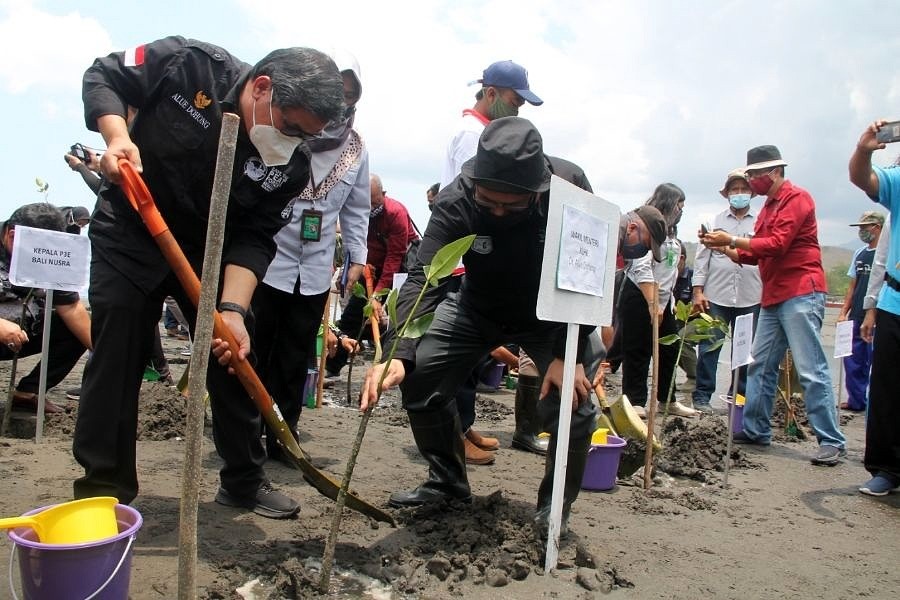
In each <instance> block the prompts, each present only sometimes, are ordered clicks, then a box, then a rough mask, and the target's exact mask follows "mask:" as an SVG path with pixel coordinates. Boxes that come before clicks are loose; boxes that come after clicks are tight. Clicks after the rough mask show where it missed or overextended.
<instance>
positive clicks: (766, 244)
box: [701, 146, 847, 465]
mask: <svg viewBox="0 0 900 600" xmlns="http://www.w3.org/2000/svg"><path fill="white" fill-rule="evenodd" d="M785 166H787V163H786V162H785V161H784V160H782V158H781V153H780V152H779V151H778V148H776V147H775V146H757V147H756V148H751V149H750V150H749V151H748V152H747V167H746V172H747V177H748V179H749V182H750V189H751V190H753V192H754V193H756V194H757V195H759V196H765V197H766V200H765V203H764V204H763V207H762V210H761V211H760V212H759V216H758V217H757V219H756V229H755V232H754V234H753V237H747V238H739V237H735V236H733V235H731V234H730V233H728V232H725V231H713V232H710V233H707V234H706V235H703V236H701V242H702V243H703V244H704V245H706V246H709V247H720V248H723V251H724V252H725V253H726V254H727V255H728V256H729V257H730V258H731V259H732V260H734V261H735V262H737V263H739V264H755V265H758V266H759V273H760V276H761V278H762V302H761V309H760V312H759V324H758V325H757V327H756V335H755V337H754V339H753V349H752V356H753V359H754V362H753V363H751V365H750V368H749V372H748V379H747V403H746V405H745V406H744V430H743V431H742V432H740V433H738V434H735V436H734V440H735V441H736V442H738V443H744V444H758V445H762V446H768V445H769V444H770V443H771V440H772V428H771V424H770V422H769V419H770V418H771V416H772V408H773V399H774V397H775V385H776V381H775V380H776V377H777V375H778V365H779V363H780V362H781V359H782V357H783V356H784V353H785V351H786V350H787V349H788V348H790V349H791V353H792V355H793V359H794V364H795V365H796V367H797V369H798V372H799V373H800V386H801V387H802V388H803V399H804V402H805V404H806V414H807V417H808V418H809V424H810V426H811V427H812V429H813V432H814V433H815V435H816V440H818V442H819V450H818V452H816V454H815V455H814V456H813V457H812V458H811V462H812V463H813V464H815V465H836V464H838V462H840V457H842V456H846V454H847V451H846V449H845V447H844V445H845V439H844V434H843V433H841V430H840V428H839V426H838V421H837V408H836V406H835V401H834V392H833V390H832V387H831V374H830V372H829V370H828V358H827V356H826V355H825V350H824V349H823V348H822V342H821V340H820V338H819V332H820V330H821V329H822V320H823V319H824V316H825V291H826V290H827V286H826V284H825V272H824V270H823V269H822V252H821V250H820V248H819V238H818V231H817V226H816V205H815V202H814V201H813V198H812V196H810V194H809V192H807V191H806V190H804V189H802V188H799V187H797V186H795V185H793V184H792V183H791V182H790V181H788V180H787V179H785V178H784V167H785Z"/></svg>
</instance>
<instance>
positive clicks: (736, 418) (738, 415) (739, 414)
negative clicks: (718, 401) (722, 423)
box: [725, 398, 744, 433]
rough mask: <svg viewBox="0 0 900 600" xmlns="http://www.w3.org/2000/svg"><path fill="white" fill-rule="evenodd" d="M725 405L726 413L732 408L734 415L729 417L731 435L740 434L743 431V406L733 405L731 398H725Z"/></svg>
mask: <svg viewBox="0 0 900 600" xmlns="http://www.w3.org/2000/svg"><path fill="white" fill-rule="evenodd" d="M725 404H726V405H727V406H728V412H731V409H732V407H733V408H734V415H733V416H732V417H731V419H732V421H731V433H740V432H742V431H743V430H744V405H743V404H735V403H734V402H733V401H732V400H731V398H725Z"/></svg>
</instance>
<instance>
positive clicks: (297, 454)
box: [119, 159, 396, 526]
mask: <svg viewBox="0 0 900 600" xmlns="http://www.w3.org/2000/svg"><path fill="white" fill-rule="evenodd" d="M119 170H120V173H121V175H122V190H123V191H124V192H125V195H126V196H127V197H128V200H129V201H130V202H131V205H132V206H133V207H134V209H135V210H136V211H138V213H139V214H140V215H141V219H142V220H143V221H144V225H146V227H147V230H148V231H149V232H150V235H151V236H152V237H153V239H154V240H155V241H156V244H157V245H158V246H159V249H160V251H161V252H162V254H163V256H164V257H165V259H166V262H168V263H169V266H170V267H172V271H174V273H175V276H176V277H178V281H179V282H180V283H181V287H182V288H184V291H185V293H186V294H187V296H188V298H189V299H190V300H191V302H193V303H194V306H197V304H198V303H199V301H200V280H199V279H198V278H197V275H196V273H194V270H193V269H192V268H191V265H190V263H189V262H188V260H187V258H186V257H185V256H184V253H183V252H182V251H181V248H180V247H179V246H178V242H177V241H175V237H174V236H173V235H172V233H171V232H170V231H169V227H168V225H166V222H165V221H164V220H163V218H162V215H161V214H159V210H157V208H156V204H155V203H154V201H153V197H152V196H151V195H150V191H149V190H148V189H147V186H146V185H145V184H144V180H143V179H141V177H140V175H138V173H137V171H135V169H134V166H133V165H132V164H131V163H130V162H128V161H127V160H124V159H122V160H120V161H119ZM213 318H214V324H213V332H214V335H215V336H216V337H218V338H221V339H223V340H225V341H226V342H228V345H229V346H230V347H231V348H238V343H237V340H235V338H234V335H232V333H231V330H230V329H228V326H227V325H225V322H224V321H223V320H222V317H221V316H220V315H219V313H218V312H215V313H214V315H213ZM230 366H231V367H232V368H233V369H234V371H235V373H236V374H237V378H238V380H239V381H240V382H241V385H243V386H244V389H245V390H246V391H247V394H248V395H249V396H250V398H251V400H253V403H254V404H256V407H257V408H258V409H259V412H260V413H261V414H262V416H263V418H264V419H265V420H266V424H267V425H268V426H269V428H270V429H271V430H272V431H274V432H275V434H276V435H277V437H278V441H279V442H281V445H282V446H283V447H284V450H285V452H286V453H287V455H288V456H289V457H290V458H291V460H292V461H293V463H294V464H296V465H297V467H298V468H299V469H300V471H301V472H302V473H303V477H304V479H306V480H307V481H308V482H309V483H310V484H311V485H312V486H313V487H314V488H316V489H317V490H318V491H319V493H320V494H322V495H323V496H326V497H328V498H331V499H332V500H334V499H336V498H337V494H338V490H339V489H340V484H339V483H338V482H336V481H335V480H333V479H331V478H330V477H329V476H328V475H326V474H325V473H323V472H322V471H320V470H318V469H317V468H315V467H314V466H313V465H312V464H311V463H310V462H309V461H308V460H307V459H306V458H304V457H303V452H302V451H301V449H300V446H299V445H298V444H297V440H295V439H294V436H293V435H291V432H290V428H289V427H288V426H287V423H285V422H284V419H283V418H282V416H281V413H279V412H278V410H277V408H276V407H275V404H274V403H273V402H272V397H271V396H270V395H269V393H268V392H267V391H266V388H265V386H264V385H263V383H262V381H260V379H259V376H258V375H257V374H256V371H254V370H253V367H251V366H250V363H248V362H247V361H238V360H237V356H236V352H233V353H232V359H231V363H230ZM346 502H347V508H351V509H353V510H355V511H357V512H360V513H362V514H364V515H366V516H367V517H371V518H373V519H375V520H376V521H382V522H384V523H389V524H391V525H394V526H396V523H395V522H394V519H393V517H391V516H390V515H389V514H387V513H386V512H384V511H383V510H381V509H379V508H377V507H375V506H373V505H371V504H369V503H368V502H366V501H365V500H363V499H362V498H360V497H359V496H357V495H356V494H354V493H351V492H348V493H347V501H346Z"/></svg>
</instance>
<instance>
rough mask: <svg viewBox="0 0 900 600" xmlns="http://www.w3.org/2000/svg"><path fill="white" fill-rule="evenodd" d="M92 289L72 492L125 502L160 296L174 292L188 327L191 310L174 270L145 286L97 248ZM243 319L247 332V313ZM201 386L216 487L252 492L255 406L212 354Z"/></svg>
mask: <svg viewBox="0 0 900 600" xmlns="http://www.w3.org/2000/svg"><path fill="white" fill-rule="evenodd" d="M90 289H91V311H92V315H91V336H92V340H93V343H94V352H93V355H92V357H91V360H90V361H88V364H87V365H86V366H85V371H84V377H83V379H82V388H81V400H80V401H79V406H78V418H77V420H76V423H75V434H74V440H73V445H72V449H73V454H74V455H75V459H76V460H77V461H78V463H79V464H80V465H81V466H82V467H84V472H85V473H84V476H83V477H81V478H79V479H77V480H75V483H74V493H75V498H76V499H77V498H87V497H92V496H114V497H116V498H118V499H119V502H122V503H129V502H131V501H132V500H134V498H135V497H136V496H137V493H138V478H137V469H136V465H135V445H136V436H137V408H138V395H139V393H140V388H141V380H142V375H143V372H144V366H145V364H146V360H147V357H148V356H150V354H151V349H152V344H153V335H154V330H156V331H158V328H159V309H160V306H162V302H163V299H164V298H165V297H166V296H172V297H174V298H175V299H176V300H177V301H178V304H179V306H180V307H181V309H182V311H183V312H184V315H185V318H186V319H187V320H188V322H189V323H191V324H192V329H193V324H194V323H195V321H196V316H197V311H196V308H195V307H194V306H193V305H192V304H191V302H190V300H189V299H188V298H187V296H186V295H185V294H184V292H183V291H182V289H181V286H180V284H179V283H178V281H177V279H176V278H175V276H174V275H173V274H170V275H169V276H168V277H167V278H166V279H165V280H163V281H162V283H160V285H159V286H157V288H156V289H154V290H152V291H150V292H149V293H147V292H144V291H142V290H141V289H139V288H138V287H137V286H135V285H134V284H133V283H132V282H131V281H130V280H129V279H127V278H126V277H125V276H124V275H123V274H121V273H119V272H118V271H117V270H116V269H115V268H113V266H112V265H110V264H109V263H108V262H107V261H106V260H105V259H104V258H103V256H102V255H101V254H100V253H99V252H95V253H94V254H93V256H92V258H91V287H90ZM246 325H247V329H248V332H249V333H250V335H251V339H253V318H252V314H251V315H248V317H247V319H246ZM251 360H253V357H252V356H251ZM206 386H207V389H208V390H209V393H210V401H211V406H212V413H213V440H214V442H215V446H216V450H217V452H218V453H219V456H220V457H221V458H222V460H223V461H224V465H223V466H222V468H221V470H220V472H219V476H220V479H221V483H222V487H224V488H225V489H226V490H228V491H229V492H230V493H231V494H233V495H235V496H237V497H240V498H252V497H253V495H255V494H256V491H257V490H258V489H259V486H260V485H261V484H262V482H263V481H264V479H265V474H264V472H263V467H262V465H263V463H264V462H265V458H266V457H265V451H264V450H263V447H262V443H261V441H260V435H259V433H260V430H261V429H260V428H261V426H262V425H261V423H262V419H261V417H260V414H259V411H258V410H257V408H256V406H255V405H254V404H253V401H252V400H250V398H249V397H248V396H247V394H246V392H245V391H244V389H243V387H242V386H241V384H240V382H239V381H238V379H237V377H234V376H232V375H229V374H228V371H227V369H226V368H224V367H221V366H219V363H218V362H217V361H216V360H215V358H214V357H213V356H212V355H211V356H210V361H209V368H208V371H207V378H206Z"/></svg>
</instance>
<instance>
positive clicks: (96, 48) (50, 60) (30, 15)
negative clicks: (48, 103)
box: [0, 0, 112, 94]
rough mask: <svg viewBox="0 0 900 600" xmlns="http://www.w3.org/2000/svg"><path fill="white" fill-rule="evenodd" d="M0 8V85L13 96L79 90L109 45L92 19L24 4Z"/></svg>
mask: <svg viewBox="0 0 900 600" xmlns="http://www.w3.org/2000/svg"><path fill="white" fill-rule="evenodd" d="M0 8H2V11H3V14H2V16H0V83H2V85H3V87H4V88H5V89H6V90H7V91H8V92H10V93H13V94H21V93H23V92H25V91H28V90H29V89H30V88H32V87H38V88H41V89H44V90H46V89H53V88H58V87H64V88H79V87H80V86H81V75H82V73H84V70H85V68H86V67H87V65H88V64H90V61H91V60H92V59H93V58H94V57H96V56H99V55H100V54H104V53H106V52H109V49H110V47H111V45H112V44H111V43H110V40H109V36H108V35H107V33H106V31H105V30H104V28H103V27H102V26H101V25H100V24H99V23H98V22H97V21H96V20H95V19H93V18H86V17H82V16H81V15H79V14H78V13H77V12H71V13H68V14H65V15H58V14H52V13H49V12H43V11H41V10H39V9H37V8H35V7H34V6H33V4H32V3H31V2H28V1H27V0H25V1H21V2H5V3H3V5H2V7H0Z"/></svg>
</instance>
